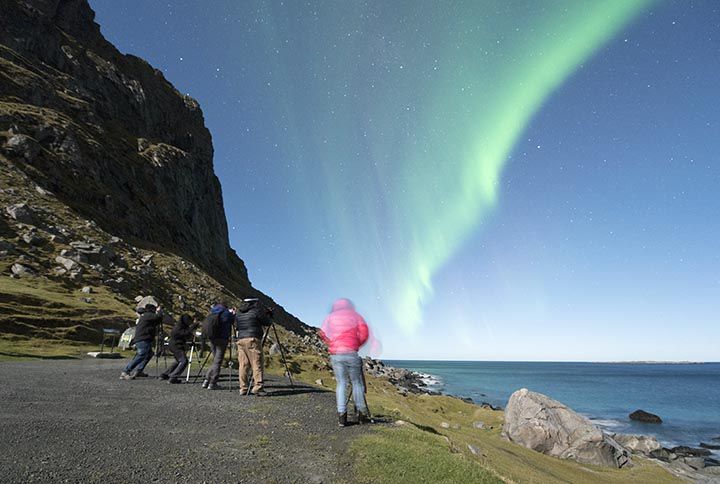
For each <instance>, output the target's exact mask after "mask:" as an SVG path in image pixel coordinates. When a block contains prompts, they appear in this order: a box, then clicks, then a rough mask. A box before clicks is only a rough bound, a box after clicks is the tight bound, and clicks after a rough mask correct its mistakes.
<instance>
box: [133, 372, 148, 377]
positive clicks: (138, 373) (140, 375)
mask: <svg viewBox="0 0 720 484" xmlns="http://www.w3.org/2000/svg"><path fill="white" fill-rule="evenodd" d="M148 376H150V375H148V374H147V373H143V372H142V371H138V372H137V373H135V378H147V377H148Z"/></svg>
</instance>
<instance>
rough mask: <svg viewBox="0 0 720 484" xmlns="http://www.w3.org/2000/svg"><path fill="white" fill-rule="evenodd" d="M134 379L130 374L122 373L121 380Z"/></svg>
mask: <svg viewBox="0 0 720 484" xmlns="http://www.w3.org/2000/svg"><path fill="white" fill-rule="evenodd" d="M134 378H135V377H134V376H132V375H130V374H129V373H125V372H124V371H123V372H122V373H120V379H121V380H132V379H134Z"/></svg>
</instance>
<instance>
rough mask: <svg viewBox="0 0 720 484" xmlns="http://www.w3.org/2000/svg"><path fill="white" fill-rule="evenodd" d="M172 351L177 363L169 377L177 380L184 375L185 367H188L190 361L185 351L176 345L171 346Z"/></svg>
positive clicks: (169, 371)
mask: <svg viewBox="0 0 720 484" xmlns="http://www.w3.org/2000/svg"><path fill="white" fill-rule="evenodd" d="M170 350H171V351H172V354H173V356H174V357H175V363H174V364H173V366H172V367H171V368H170V370H168V372H167V375H168V376H169V377H170V378H177V377H179V376H181V375H182V372H183V371H185V367H186V366H187V363H188V359H187V356H186V355H185V351H184V349H181V348H178V347H177V346H175V345H172V346H170Z"/></svg>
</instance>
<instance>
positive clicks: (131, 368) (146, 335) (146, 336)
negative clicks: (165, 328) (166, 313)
mask: <svg viewBox="0 0 720 484" xmlns="http://www.w3.org/2000/svg"><path fill="white" fill-rule="evenodd" d="M162 320H163V313H162V308H161V307H158V308H157V309H156V308H155V305H154V304H148V305H146V306H145V309H144V311H143V312H142V314H141V315H140V319H138V323H137V327H136V329H135V337H134V338H133V341H134V342H135V350H136V353H135V357H134V358H133V359H132V360H130V363H128V365H127V366H126V367H125V371H123V372H122V373H121V374H120V379H121V380H134V379H135V378H136V377H139V376H147V375H146V374H145V373H143V370H144V369H145V365H147V364H148V362H150V360H151V359H152V357H153V355H154V353H153V350H152V346H153V341H154V340H155V334H156V333H157V329H158V327H159V326H160V325H161V324H162ZM133 341H131V342H130V343H131V344H132V342H133Z"/></svg>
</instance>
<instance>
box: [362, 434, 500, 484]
mask: <svg viewBox="0 0 720 484" xmlns="http://www.w3.org/2000/svg"><path fill="white" fill-rule="evenodd" d="M352 452H353V455H354V458H355V462H356V466H355V471H356V474H357V477H358V481H359V482H372V483H383V482H387V483H404V482H407V483H417V482H433V483H458V482H473V483H501V482H503V481H502V480H501V479H499V478H498V477H497V476H495V475H494V474H493V473H492V472H491V471H489V470H487V469H485V468H483V467H482V466H480V465H478V464H477V463H476V462H473V461H472V460H470V459H468V458H467V457H466V456H465V455H464V454H462V453H459V452H457V451H455V452H453V451H452V450H451V449H450V447H449V444H448V443H447V441H445V439H444V438H443V437H442V436H440V435H434V434H431V433H428V432H423V431H419V430H417V429H414V428H397V429H388V428H384V429H379V430H378V431H377V432H373V433H371V434H368V435H364V436H362V437H360V438H359V439H358V440H357V441H356V442H355V444H354V445H353V447H352Z"/></svg>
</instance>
